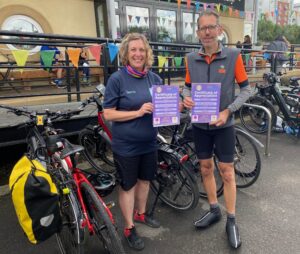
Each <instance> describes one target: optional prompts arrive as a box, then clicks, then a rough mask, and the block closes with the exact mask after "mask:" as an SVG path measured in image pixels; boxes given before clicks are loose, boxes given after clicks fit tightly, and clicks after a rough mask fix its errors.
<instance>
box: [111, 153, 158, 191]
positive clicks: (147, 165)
mask: <svg viewBox="0 0 300 254" xmlns="http://www.w3.org/2000/svg"><path fill="white" fill-rule="evenodd" d="M114 161H115V165H116V168H117V172H118V173H119V175H120V178H121V183H120V185H121V187H122V189H123V190H125V191H128V190H130V189H131V188H132V187H133V186H134V185H135V184H136V183H137V180H138V179H140V180H146V181H151V180H153V179H154V177H155V173H156V170H157V151H155V152H151V153H146V154H141V155H137V156H133V157H124V156H121V155H119V154H116V153H114Z"/></svg>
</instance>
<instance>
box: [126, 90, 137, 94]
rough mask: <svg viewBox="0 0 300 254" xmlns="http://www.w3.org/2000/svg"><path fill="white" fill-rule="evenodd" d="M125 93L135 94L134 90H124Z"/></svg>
mask: <svg viewBox="0 0 300 254" xmlns="http://www.w3.org/2000/svg"><path fill="white" fill-rule="evenodd" d="M126 93H127V94H133V93H136V91H134V90H132V91H128V90H126Z"/></svg>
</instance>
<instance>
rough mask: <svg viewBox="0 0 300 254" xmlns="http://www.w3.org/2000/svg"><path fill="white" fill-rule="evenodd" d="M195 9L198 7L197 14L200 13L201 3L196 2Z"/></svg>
mask: <svg viewBox="0 0 300 254" xmlns="http://www.w3.org/2000/svg"><path fill="white" fill-rule="evenodd" d="M195 7H196V12H198V11H199V9H200V2H196V3H195Z"/></svg>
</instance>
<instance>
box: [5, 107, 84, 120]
mask: <svg viewBox="0 0 300 254" xmlns="http://www.w3.org/2000/svg"><path fill="white" fill-rule="evenodd" d="M0 108H4V109H8V112H12V113H14V114H15V115H17V116H21V115H23V116H26V117H28V118H29V119H30V120H29V121H27V122H26V123H25V124H32V123H35V121H36V120H37V118H38V116H47V119H48V120H50V122H51V121H53V120H57V119H69V118H71V117H72V116H74V115H79V114H80V113H81V112H82V111H83V109H80V108H78V109H74V110H68V111H65V112H61V111H50V110H48V109H46V110H45V111H44V112H37V111H28V110H25V109H24V108H16V107H11V106H7V105H3V104H0Z"/></svg>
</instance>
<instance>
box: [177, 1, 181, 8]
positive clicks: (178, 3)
mask: <svg viewBox="0 0 300 254" xmlns="http://www.w3.org/2000/svg"><path fill="white" fill-rule="evenodd" d="M177 5H178V9H180V5H181V0H177Z"/></svg>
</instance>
